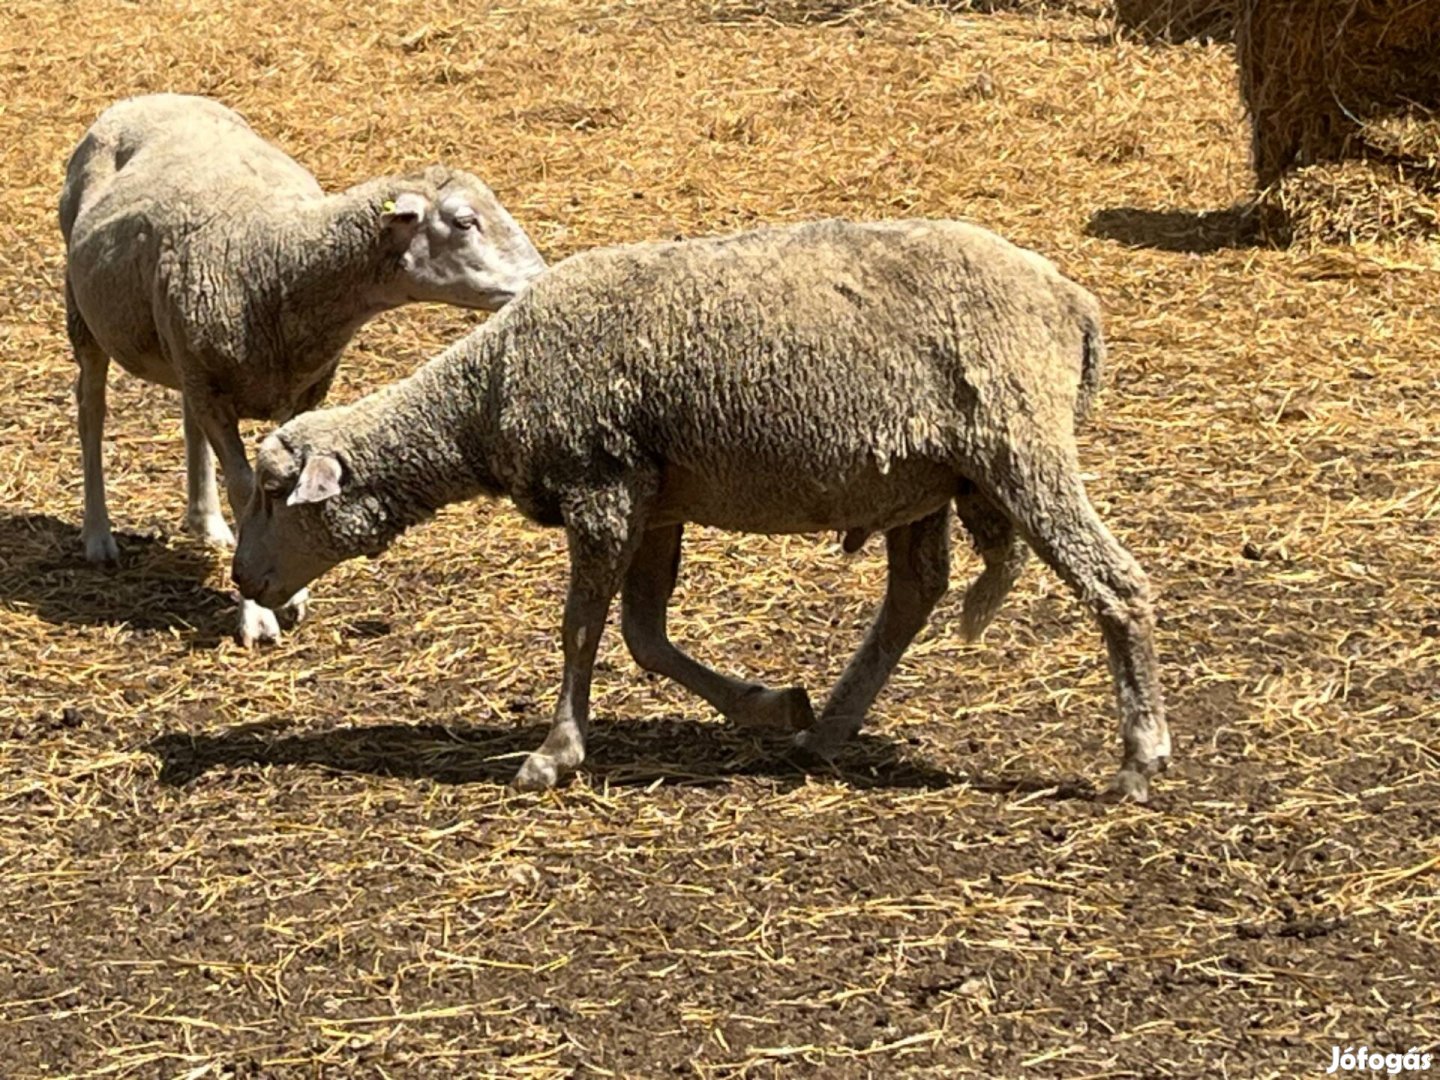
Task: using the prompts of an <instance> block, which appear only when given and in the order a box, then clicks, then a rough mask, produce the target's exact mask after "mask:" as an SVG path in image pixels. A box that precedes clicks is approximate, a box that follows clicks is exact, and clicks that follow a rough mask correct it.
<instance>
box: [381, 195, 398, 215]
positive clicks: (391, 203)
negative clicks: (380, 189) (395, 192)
mask: <svg viewBox="0 0 1440 1080" xmlns="http://www.w3.org/2000/svg"><path fill="white" fill-rule="evenodd" d="M380 209H381V210H384V211H385V213H387V214H393V213H394V212H395V200H394V199H386V200H385V202H384V204H383V205H382V206H381V207H380Z"/></svg>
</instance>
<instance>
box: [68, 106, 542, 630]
mask: <svg viewBox="0 0 1440 1080" xmlns="http://www.w3.org/2000/svg"><path fill="white" fill-rule="evenodd" d="M60 229H61V232H62V233H63V234H64V236H65V243H66V249H67V250H66V265H65V309H66V327H67V329H68V331H69V335H70V341H71V344H72V346H73V347H74V350H75V359H76V361H77V363H78V364H79V368H80V371H79V375H78V377H77V379H76V383H75V397H76V402H77V405H78V407H79V410H78V411H79V429H80V445H81V451H82V458H83V462H84V475H85V522H84V527H83V529H82V534H81V535H82V539H83V541H84V544H85V556H86V558H88V559H90V560H91V561H92V562H114V561H115V560H116V559H117V558H118V555H119V552H118V549H117V547H116V545H115V539H114V537H113V536H112V535H111V532H110V515H109V512H108V510H107V508H106V505H105V474H104V466H103V463H102V460H101V438H102V433H103V429H104V424H105V379H106V373H107V371H108V369H109V365H110V361H111V360H112V359H113V360H115V361H116V362H117V363H118V364H119V365H120V366H121V367H123V368H124V369H125V370H126V371H129V372H130V373H131V374H133V375H137V376H139V377H140V378H142V379H146V380H149V381H150V382H155V383H159V384H161V385H162V386H168V387H171V388H173V389H176V390H179V391H180V392H181V397H182V404H183V414H184V429H185V458H186V472H187V487H188V509H187V513H186V519H185V523H186V527H187V528H188V529H189V530H190V531H191V532H193V533H195V534H197V535H198V536H200V537H201V538H203V539H205V540H206V541H209V542H211V543H214V544H221V545H228V544H231V543H233V542H234V539H233V537H232V536H231V533H230V529H229V527H228V526H227V525H226V524H225V519H224V517H223V516H222V515H221V512H220V502H219V498H218V496H217V493H216V487H215V465H214V460H213V458H212V457H211V453H210V450H211V448H213V449H214V452H215V453H216V454H217V455H219V458H220V464H221V466H222V467H223V468H224V470H225V486H226V489H227V494H228V495H229V501H230V507H231V510H232V512H233V513H234V514H235V515H236V516H237V517H238V516H239V514H240V512H241V510H242V509H243V508H244V506H245V504H246V503H247V502H248V501H249V498H250V488H251V485H252V475H251V470H250V465H249V463H248V462H247V461H246V457H245V447H244V444H243V442H242V441H241V439H240V432H239V429H238V426H237V421H238V420H239V419H241V418H248V419H257V420H276V421H283V420H287V419H289V418H290V417H292V416H295V415H296V414H298V413H302V412H305V411H306V410H308V409H312V408H314V407H315V406H316V405H317V404H319V402H320V401H321V400H322V399H323V398H324V397H325V393H326V391H327V390H329V388H330V383H331V380H333V379H334V377H335V369H336V365H337V364H338V362H339V357H340V352H341V350H342V349H344V347H345V345H346V343H347V342H349V340H350V338H351V337H352V336H354V334H355V332H356V331H357V330H358V329H359V328H360V327H361V325H363V324H364V323H365V322H366V321H367V320H369V319H370V318H372V317H374V316H375V315H378V314H379V313H380V312H382V311H385V310H387V309H389V308H393V307H398V306H399V305H401V304H406V303H410V302H411V301H416V300H433V301H440V302H444V303H450V304H458V305H461V306H463V307H474V308H483V309H485V310H489V311H493V310H496V309H498V308H499V307H501V306H502V305H503V304H505V303H506V302H507V301H508V300H509V299H510V298H511V297H512V296H514V295H515V294H516V293H517V292H518V291H519V290H520V289H521V288H523V287H524V286H525V284H526V283H527V282H529V281H530V280H531V279H532V278H534V277H535V276H536V275H537V274H539V273H540V272H541V271H542V270H543V269H544V263H543V261H542V260H541V258H540V256H539V254H538V253H537V252H536V251H535V248H534V247H533V245H532V244H531V243H530V240H529V238H528V237H527V236H526V235H525V233H524V231H523V230H522V229H521V228H520V226H518V225H517V224H516V223H515V221H514V220H513V219H512V218H511V217H510V215H509V214H508V213H506V212H505V210H504V209H503V208H502V207H501V206H500V204H499V203H498V202H497V201H496V199H495V196H494V195H493V194H491V192H490V190H489V189H488V188H487V187H486V186H485V185H484V184H482V183H481V182H480V181H479V180H478V179H476V178H475V177H474V176H471V175H470V174H468V173H464V172H460V171H458V170H450V169H445V168H441V167H438V166H437V167H432V168H430V169H427V170H425V171H424V172H423V173H418V174H416V175H413V176H394V177H381V178H379V179H376V180H371V181H368V182H366V183H363V184H359V185H357V186H356V187H352V188H350V189H349V190H348V191H344V192H341V193H340V194H338V195H326V194H325V192H324V191H323V190H321V188H320V185H319V184H318V183H317V182H316V180H315V178H314V177H313V176H311V175H310V173H308V172H306V171H305V169H303V168H302V167H301V166H300V165H298V164H297V163H296V162H294V161H292V160H291V159H290V158H289V157H287V156H286V155H285V154H284V153H282V152H281V151H280V150H278V149H276V148H275V147H274V146H272V145H270V144H269V143H267V142H265V141H264V140H263V139H261V138H260V137H259V136H258V135H256V134H255V132H254V131H252V130H251V128H250V126H249V124H247V123H246V122H245V120H244V119H243V118H241V117H240V116H239V114H237V113H235V112H232V111H231V110H230V109H227V108H226V107H225V106H223V105H220V104H219V103H217V102H214V101H210V100H207V99H205V98H198V97H186V96H182V95H177V94H156V95H152V96H147V97H137V98H130V99H128V100H125V101H121V102H119V103H118V104H116V105H113V106H111V107H110V108H109V109H107V110H106V111H105V112H104V113H103V114H101V116H100V118H99V119H98V120H96V121H95V123H94V125H93V126H92V127H91V128H90V130H89V131H88V132H87V133H86V135H85V137H84V139H82V140H81V142H80V145H79V146H78V147H77V148H76V150H75V152H74V154H73V155H72V156H71V158H70V163H69V166H68V168H67V170H66V175H65V187H64V191H63V192H62V193H61V196H60ZM207 441H208V443H209V445H208V446H207V445H206V444H207ZM304 600H305V596H304V594H301V595H300V596H299V597H297V598H296V600H295V603H294V604H293V614H294V615H295V616H296V617H299V616H300V615H301V614H303V603H304ZM278 635H279V624H278V622H277V620H276V617H275V614H274V613H273V612H271V611H268V610H266V609H264V608H261V607H259V606H257V605H256V604H253V603H251V602H249V601H243V600H242V602H241V609H240V628H239V636H240V639H241V641H242V642H244V643H246V644H250V643H253V642H254V641H257V640H267V639H268V640H273V639H274V638H276V637H277V636H278Z"/></svg>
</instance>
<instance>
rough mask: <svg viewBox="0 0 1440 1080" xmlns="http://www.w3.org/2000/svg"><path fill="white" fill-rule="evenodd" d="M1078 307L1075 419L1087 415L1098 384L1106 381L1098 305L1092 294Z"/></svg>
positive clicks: (1098, 387)
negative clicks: (1077, 392) (1077, 365)
mask: <svg viewBox="0 0 1440 1080" xmlns="http://www.w3.org/2000/svg"><path fill="white" fill-rule="evenodd" d="M1086 300H1087V301H1088V302H1087V303H1086V304H1085V305H1084V307H1083V308H1082V309H1081V310H1080V312H1079V313H1078V314H1079V317H1080V393H1079V395H1078V397H1077V398H1076V400H1075V422H1076V423H1077V424H1078V423H1080V422H1081V421H1082V420H1084V419H1085V418H1086V417H1087V416H1089V415H1090V410H1091V409H1092V408H1093V407H1094V404H1095V398H1096V397H1097V396H1098V395H1099V393H1100V387H1101V386H1102V385H1103V384H1104V382H1105V333H1104V330H1103V328H1102V326H1101V320H1100V305H1099V303H1098V302H1097V301H1096V300H1095V298H1094V297H1093V296H1090V295H1089V294H1088V293H1087V294H1086Z"/></svg>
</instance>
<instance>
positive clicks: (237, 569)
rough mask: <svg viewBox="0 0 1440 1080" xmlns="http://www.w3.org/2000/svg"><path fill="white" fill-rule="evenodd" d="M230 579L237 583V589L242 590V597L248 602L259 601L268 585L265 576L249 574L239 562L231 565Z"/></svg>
mask: <svg viewBox="0 0 1440 1080" xmlns="http://www.w3.org/2000/svg"><path fill="white" fill-rule="evenodd" d="M230 579H231V580H232V581H234V582H235V587H236V588H237V589H239V590H240V595H241V596H243V597H244V598H245V599H246V600H257V599H259V597H260V594H261V593H263V592H264V591H265V586H266V585H267V584H268V582H267V581H266V579H265V578H264V577H263V576H261V575H257V574H251V573H248V572H247V571H246V570H245V568H244V567H242V566H240V565H239V563H238V561H237V562H234V563H231V565H230Z"/></svg>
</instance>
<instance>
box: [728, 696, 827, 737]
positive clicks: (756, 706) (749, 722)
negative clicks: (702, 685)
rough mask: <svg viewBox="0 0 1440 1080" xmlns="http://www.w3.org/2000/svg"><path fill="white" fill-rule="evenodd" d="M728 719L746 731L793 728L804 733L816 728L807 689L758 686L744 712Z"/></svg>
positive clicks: (743, 704)
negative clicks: (747, 729) (752, 729)
mask: <svg viewBox="0 0 1440 1080" xmlns="http://www.w3.org/2000/svg"><path fill="white" fill-rule="evenodd" d="M727 719H728V720H730V721H731V723H734V724H738V725H740V726H742V727H771V728H775V727H778V728H789V729H790V730H791V731H804V730H805V729H806V728H809V727H813V726H814V725H815V710H814V709H813V708H811V706H810V695H809V694H808V693H806V692H805V688H804V687H803V686H791V687H789V688H787V689H785V690H771V689H768V688H767V687H764V686H754V687H751V688H750V689H749V690H747V691H746V692H745V696H744V698H743V699H742V701H741V704H740V708H739V709H737V710H735V711H734V712H732V713H730V714H729V715H728V716H727Z"/></svg>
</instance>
